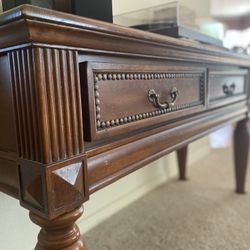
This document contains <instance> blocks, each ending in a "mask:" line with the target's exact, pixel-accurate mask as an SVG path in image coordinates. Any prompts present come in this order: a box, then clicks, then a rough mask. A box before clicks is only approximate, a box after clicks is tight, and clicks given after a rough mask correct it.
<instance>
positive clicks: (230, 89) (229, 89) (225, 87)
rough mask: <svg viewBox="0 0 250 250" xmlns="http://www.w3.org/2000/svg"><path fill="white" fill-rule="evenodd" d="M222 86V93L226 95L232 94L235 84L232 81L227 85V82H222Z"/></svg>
mask: <svg viewBox="0 0 250 250" xmlns="http://www.w3.org/2000/svg"><path fill="white" fill-rule="evenodd" d="M222 88H223V92H224V94H226V95H233V94H234V91H235V88H236V86H235V84H234V83H232V84H231V85H230V86H228V85H227V84H224V85H223V86H222Z"/></svg>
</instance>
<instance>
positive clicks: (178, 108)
mask: <svg viewBox="0 0 250 250" xmlns="http://www.w3.org/2000/svg"><path fill="white" fill-rule="evenodd" d="M80 75H81V82H82V84H81V85H82V86H83V91H82V92H83V98H84V99H88V102H87V105H86V106H85V107H84V108H85V110H84V114H88V115H89V117H88V119H86V121H88V122H90V123H89V124H85V131H86V135H90V138H89V137H88V138H87V137H86V136H85V139H87V140H89V141H92V140H97V139H102V138H105V137H110V135H118V134H122V133H124V132H128V131H131V130H135V128H137V129H139V128H142V127H144V128H145V127H147V126H149V125H155V124H157V123H160V122H164V121H166V120H170V119H174V118H178V117H182V116H185V115H188V114H190V113H192V114H193V113H195V112H198V111H201V110H204V107H205V98H206V88H205V82H206V71H205V69H201V68H187V67H178V66H172V67H162V66H158V67H155V66H149V65H140V66H138V65H124V64H113V65H112V64H105V63H103V64H100V63H99V64H88V65H86V64H84V65H80ZM86 81H87V83H88V84H84V82H86ZM86 87H87V88H86ZM172 88H176V89H177V90H178V93H179V94H178V97H177V99H176V102H175V104H174V106H173V107H167V108H163V109H162V108H158V107H155V105H154V104H153V103H152V102H150V100H149V98H148V93H149V90H151V89H153V90H155V91H156V92H157V94H159V96H160V101H161V102H162V103H166V102H170V101H171V96H170V92H171V89H172ZM93 97H94V98H93ZM90 129H91V130H90Z"/></svg>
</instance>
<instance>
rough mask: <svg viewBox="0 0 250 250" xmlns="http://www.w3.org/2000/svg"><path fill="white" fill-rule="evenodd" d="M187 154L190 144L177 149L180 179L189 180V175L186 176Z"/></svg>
mask: <svg viewBox="0 0 250 250" xmlns="http://www.w3.org/2000/svg"><path fill="white" fill-rule="evenodd" d="M187 155H188V145H187V146H184V147H182V148H180V149H178V150H177V159H178V167H179V179H180V180H187V177H186V169H187Z"/></svg>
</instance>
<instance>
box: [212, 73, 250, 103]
mask: <svg viewBox="0 0 250 250" xmlns="http://www.w3.org/2000/svg"><path fill="white" fill-rule="evenodd" d="M246 79H247V71H245V70H239V71H235V72H232V71H228V72H225V71H224V72H210V74H209V85H208V86H209V103H210V105H215V106H217V105H223V104H228V103H232V102H236V101H240V100H244V99H246V97H247V90H246V87H247V86H246Z"/></svg>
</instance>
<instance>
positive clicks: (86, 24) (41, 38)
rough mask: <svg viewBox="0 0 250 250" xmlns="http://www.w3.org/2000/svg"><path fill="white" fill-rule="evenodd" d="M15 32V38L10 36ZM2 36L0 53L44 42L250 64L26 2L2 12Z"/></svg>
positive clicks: (231, 55) (210, 50) (224, 52)
mask: <svg viewBox="0 0 250 250" xmlns="http://www.w3.org/2000/svg"><path fill="white" fill-rule="evenodd" d="M13 33H15V36H14V37H13V36H11V35H10V34H13ZM55 33H56V34H57V35H55ZM69 34H70V35H69ZM0 35H1V38H2V39H1V41H0V52H1V51H5V50H6V49H7V48H8V47H13V46H17V45H20V44H22V45H24V44H28V43H32V44H38V43H41V44H50V45H52V44H55V45H64V46H71V47H75V48H79V49H80V48H82V49H83V50H86V49H91V50H92V51H94V50H98V51H100V50H102V51H107V52H109V51H112V52H116V53H130V54H131V53H133V54H138V55H143V56H144V57H146V56H148V57H157V58H162V59H167V58H169V59H177V60H184V59H185V60H186V61H187V60H189V61H190V62H192V61H195V62H197V61H200V62H211V63H213V62H214V63H218V62H219V63H226V64H236V65H242V66H250V60H249V56H247V55H244V54H237V53H235V52H232V51H228V50H227V49H225V48H223V47H216V46H210V45H206V44H202V43H198V42H195V41H189V40H182V39H176V38H172V37H168V36H163V35H158V34H154V33H150V32H146V31H140V30H136V29H132V28H127V27H123V26H119V25H114V24H110V23H106V22H102V21H97V20H93V19H89V18H84V17H80V16H76V15H71V14H67V13H62V12H58V11H54V10H49V9H44V8H40V7H36V6H31V5H22V6H19V7H17V8H15V9H12V10H10V11H7V12H4V13H2V14H1V15H0ZM86 36H88V37H87V38H86ZM100 39H101V40H100ZM100 41H102V42H100ZM138 44H140V46H139V47H138ZM118 45H119V46H118ZM200 53H202V54H203V56H202V57H200V56H199V54H200Z"/></svg>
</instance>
